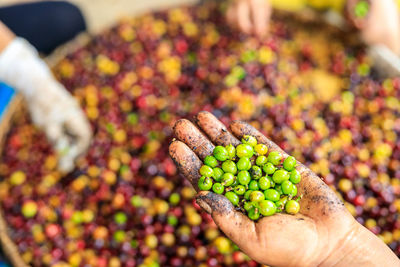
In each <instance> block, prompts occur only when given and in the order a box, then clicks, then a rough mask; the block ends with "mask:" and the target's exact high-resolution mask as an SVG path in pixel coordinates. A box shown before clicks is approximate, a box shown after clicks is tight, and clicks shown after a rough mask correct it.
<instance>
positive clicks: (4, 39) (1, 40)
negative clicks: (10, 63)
mask: <svg viewBox="0 0 400 267" xmlns="http://www.w3.org/2000/svg"><path fill="white" fill-rule="evenodd" d="M14 38H15V34H14V33H13V32H12V31H10V29H9V28H7V26H6V25H4V24H3V23H2V22H1V21H0V53H1V52H2V51H3V50H4V49H5V48H6V47H7V46H8V45H9V44H10V43H11V42H12V41H13V40H14Z"/></svg>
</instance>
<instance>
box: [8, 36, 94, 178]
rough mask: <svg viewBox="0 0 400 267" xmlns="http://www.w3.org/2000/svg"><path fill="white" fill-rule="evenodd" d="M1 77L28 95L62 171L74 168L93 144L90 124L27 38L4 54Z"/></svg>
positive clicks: (17, 42) (34, 115) (12, 43)
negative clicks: (57, 157) (78, 159)
mask: <svg viewBox="0 0 400 267" xmlns="http://www.w3.org/2000/svg"><path fill="white" fill-rule="evenodd" d="M0 80H1V81H3V82H5V83H7V84H8V85H10V86H12V87H14V88H15V89H17V90H18V91H19V92H20V93H21V94H22V95H23V96H24V97H25V99H26V102H27V104H28V107H29V110H30V112H31V116H32V120H33V122H34V123H35V124H36V125H38V126H39V127H41V128H42V129H43V130H44V131H45V133H46V135H47V137H48V139H49V140H50V141H51V142H52V144H53V146H54V148H55V150H56V151H57V152H58V154H59V156H60V157H59V158H60V159H59V164H58V165H59V168H60V170H61V171H70V170H72V169H73V168H74V160H75V158H76V157H78V156H79V155H81V154H82V153H84V152H85V151H86V150H87V148H88V146H89V144H90V139H91V130H90V125H89V123H88V121H87V119H86V117H85V115H84V113H83V112H82V110H81V109H80V107H79V106H78V104H77V102H76V101H75V99H74V98H73V97H72V96H71V95H70V94H69V93H68V92H67V91H66V90H65V88H64V87H63V86H62V85H61V84H60V83H59V82H57V81H56V80H55V79H54V77H53V75H52V73H51V71H50V70H49V68H48V66H47V65H46V64H45V63H44V62H43V61H42V60H41V59H40V57H39V56H38V53H37V51H36V50H35V48H34V47H32V46H31V45H30V44H29V43H28V42H27V41H26V40H24V39H22V38H15V39H14V40H13V41H12V42H11V43H10V44H9V45H8V46H7V47H6V48H5V49H4V50H3V52H2V53H1V54H0Z"/></svg>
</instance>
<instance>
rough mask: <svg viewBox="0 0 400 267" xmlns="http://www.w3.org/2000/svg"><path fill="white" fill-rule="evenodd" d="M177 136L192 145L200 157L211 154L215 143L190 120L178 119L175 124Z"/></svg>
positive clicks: (189, 145)
mask: <svg viewBox="0 0 400 267" xmlns="http://www.w3.org/2000/svg"><path fill="white" fill-rule="evenodd" d="M174 132H175V136H176V137H177V138H178V139H179V140H181V141H182V142H184V143H185V144H186V145H187V146H188V147H190V148H191V149H192V150H193V151H194V152H195V153H196V154H197V155H198V156H199V157H200V159H202V160H203V159H204V158H205V157H206V156H208V155H211V154H212V153H213V150H214V145H213V144H212V143H211V141H210V140H208V138H207V137H206V136H205V135H204V134H203V133H202V132H201V131H200V130H199V129H198V128H197V127H196V126H195V125H194V124H193V123H191V122H190V121H188V120H186V119H181V120H178V121H177V122H176V123H175V125H174Z"/></svg>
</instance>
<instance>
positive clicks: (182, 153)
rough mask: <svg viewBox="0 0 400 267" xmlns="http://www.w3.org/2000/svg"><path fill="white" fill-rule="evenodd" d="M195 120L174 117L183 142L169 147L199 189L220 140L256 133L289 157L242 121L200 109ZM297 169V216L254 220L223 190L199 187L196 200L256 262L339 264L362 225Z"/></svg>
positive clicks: (320, 183)
mask: <svg viewBox="0 0 400 267" xmlns="http://www.w3.org/2000/svg"><path fill="white" fill-rule="evenodd" d="M195 120H196V124H197V126H195V125H194V124H193V123H191V122H190V121H188V120H185V119H182V120H179V121H177V122H176V124H175V126H174V132H175V135H176V137H177V138H178V139H179V141H177V140H176V141H173V142H172V143H171V145H170V148H169V149H170V155H171V157H172V158H173V160H174V161H175V162H176V164H177V165H178V168H179V170H180V172H181V173H182V174H183V175H184V176H185V177H186V178H187V179H189V180H190V182H191V183H192V185H193V186H194V188H195V189H196V190H197V191H198V186H197V180H198V179H199V177H200V175H199V168H200V167H201V165H202V160H203V159H204V158H205V157H206V156H207V155H210V154H212V152H213V149H214V147H215V146H216V145H222V146H225V145H228V144H233V145H238V144H239V143H240V141H239V140H240V139H241V138H242V136H243V135H252V136H254V137H256V138H257V141H258V142H259V143H263V144H265V145H267V146H268V149H269V152H270V151H279V152H280V153H282V155H283V157H284V158H286V157H287V156H288V155H287V154H286V153H285V152H284V151H282V150H281V149H280V148H279V147H278V146H277V145H276V144H275V143H273V142H272V141H270V140H269V139H268V138H267V137H265V136H264V135H262V134H261V133H260V132H259V131H257V130H256V129H255V128H254V127H252V126H250V125H248V124H246V123H244V122H240V121H235V122H233V123H232V124H231V125H230V130H231V132H229V131H228V130H227V128H226V127H225V126H224V124H223V123H222V122H220V121H219V120H218V119H217V118H216V117H214V116H213V115H212V114H211V113H209V112H204V111H203V112H200V113H199V114H198V115H197V116H196V118H195ZM297 170H298V171H299V172H300V173H301V176H302V180H301V182H300V183H299V184H298V189H299V195H302V199H301V201H300V205H301V209H300V213H299V214H297V215H288V214H276V215H274V216H271V217H264V218H262V219H260V220H259V221H257V222H254V221H251V220H250V219H249V218H248V217H247V216H246V215H244V214H243V213H242V212H240V211H236V210H235V209H234V207H233V206H232V204H231V203H230V202H229V200H227V199H226V198H225V197H224V196H222V195H217V194H214V193H211V192H200V193H199V194H198V196H197V202H198V203H199V205H200V206H201V207H202V208H203V209H205V210H206V211H207V212H208V213H210V214H211V215H212V217H213V219H214V221H215V223H216V224H217V225H218V226H219V228H220V229H221V230H222V231H223V232H224V233H225V234H226V235H227V236H228V237H229V238H230V239H231V240H232V241H233V242H235V243H236V244H237V245H238V246H239V248H240V249H241V250H242V251H243V252H244V253H246V254H247V255H249V256H250V257H251V258H252V259H254V260H256V261H257V262H260V263H262V264H268V265H273V266H317V265H325V263H326V265H336V264H337V263H339V262H340V260H342V259H341V258H338V257H337V255H346V254H348V252H346V251H344V250H345V249H347V248H348V246H347V243H349V244H350V243H352V242H353V240H354V238H355V237H356V236H358V234H359V232H360V231H364V228H363V227H362V226H361V225H359V224H358V223H357V222H356V220H355V219H354V218H353V217H352V216H351V215H350V213H349V212H348V211H347V210H346V209H345V207H344V204H343V203H342V202H341V201H340V200H339V198H338V197H337V196H336V195H335V193H334V192H333V191H332V190H331V189H330V188H329V187H328V186H327V185H326V184H325V183H324V182H323V181H322V180H321V179H320V178H319V177H318V176H316V175H315V174H314V173H313V172H312V171H310V170H309V169H308V168H307V167H305V166H304V165H302V164H298V166H297ZM360 228H363V229H360ZM374 238H375V237H374ZM382 244H383V243H382ZM328 263H329V264H328Z"/></svg>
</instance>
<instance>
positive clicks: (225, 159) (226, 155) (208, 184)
mask: <svg viewBox="0 0 400 267" xmlns="http://www.w3.org/2000/svg"><path fill="white" fill-rule="evenodd" d="M267 152H268V147H267V146H266V145H264V144H257V139H256V138H255V137H253V136H249V135H245V136H243V138H242V143H241V144H239V145H238V146H236V147H234V146H233V145H232V144H230V145H228V146H226V147H223V146H217V147H215V148H214V151H213V155H209V156H207V157H206V158H205V159H204V165H203V166H201V168H200V171H199V172H200V175H201V178H200V179H199V182H198V186H199V189H200V190H201V191H213V192H214V193H216V194H224V195H225V197H226V198H228V199H229V201H230V202H231V203H232V204H233V205H234V206H235V207H237V208H238V209H240V210H241V211H243V212H244V213H247V216H248V217H249V218H250V219H251V220H258V219H259V218H260V217H261V216H272V215H274V214H275V213H280V212H283V211H285V212H286V213H288V214H296V213H298V212H299V210H300V204H299V202H298V201H299V199H300V198H299V197H297V186H296V184H298V183H299V182H300V180H301V177H300V173H299V172H298V171H297V170H296V168H295V167H296V163H297V162H296V159H295V158H294V157H292V156H289V157H287V158H286V159H285V160H284V161H283V162H282V155H281V153H279V152H276V151H273V152H270V153H268V155H267Z"/></svg>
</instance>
